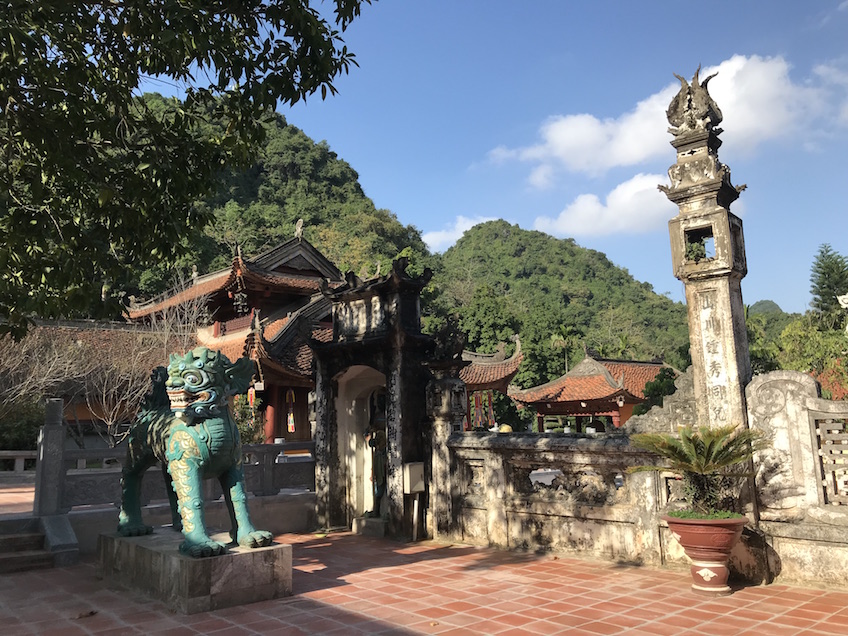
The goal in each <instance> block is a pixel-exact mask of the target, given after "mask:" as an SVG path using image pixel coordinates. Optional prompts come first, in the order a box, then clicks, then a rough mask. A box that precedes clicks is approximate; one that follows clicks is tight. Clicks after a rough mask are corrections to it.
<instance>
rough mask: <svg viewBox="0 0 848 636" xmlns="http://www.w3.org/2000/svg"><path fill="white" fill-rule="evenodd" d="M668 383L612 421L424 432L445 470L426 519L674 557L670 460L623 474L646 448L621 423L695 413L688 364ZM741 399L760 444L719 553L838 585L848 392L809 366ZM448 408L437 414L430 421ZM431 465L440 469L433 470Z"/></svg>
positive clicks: (776, 376) (641, 427)
mask: <svg viewBox="0 0 848 636" xmlns="http://www.w3.org/2000/svg"><path fill="white" fill-rule="evenodd" d="M676 384H677V387H678V390H677V393H675V395H673V396H669V397H668V398H666V402H665V406H664V408H654V409H652V410H651V411H650V412H649V413H647V414H645V415H643V416H639V417H634V418H631V419H630V420H629V421H628V423H627V425H626V427H625V430H624V431H622V432H621V433H619V434H611V435H595V436H590V435H567V434H565V435H535V434H527V433H471V432H469V433H461V432H452V433H450V434H447V433H448V431H450V428H445V431H444V433H445V434H444V435H434V446H435V447H434V476H435V475H436V474H437V473H438V475H440V476H441V477H442V478H443V479H445V480H446V481H449V483H441V484H439V485H438V491H439V493H440V494H441V495H443V496H444V497H448V498H449V501H446V502H442V503H440V504H438V505H435V504H436V503H437V502H438V500H437V499H436V500H434V508H433V510H432V511H431V514H433V515H434V516H435V517H436V518H435V519H433V520H432V521H431V523H430V525H429V527H430V529H431V532H432V533H433V534H434V536H436V537H437V538H439V539H444V540H450V541H461V542H467V543H472V544H480V545H493V546H498V547H502V548H509V549H528V550H538V549H543V550H554V551H573V552H579V553H582V554H587V553H588V554H592V555H595V556H599V557H604V558H609V559H613V560H616V561H622V562H628V563H645V564H653V565H658V564H677V565H680V566H682V565H684V564H685V563H686V562H687V559H686V556H685V555H684V554H683V551H682V549H681V548H680V546H679V545H678V544H677V542H676V541H675V540H674V539H673V538H672V536H671V534H670V533H669V531H668V528H667V527H666V524H665V523H664V522H663V521H661V519H660V516H661V514H662V513H663V511H664V510H665V509H666V508H667V506H668V505H669V503H670V502H673V501H674V500H675V499H676V498H677V497H678V496H679V481H678V480H677V479H676V478H675V476H674V475H671V474H669V473H654V472H637V473H632V474H628V473H627V468H628V467H630V466H639V465H645V464H651V463H653V462H654V461H655V460H654V459H652V458H651V457H650V456H649V455H647V454H645V453H643V452H642V451H639V450H637V449H635V448H633V447H632V446H631V445H630V444H629V441H628V435H629V434H631V433H635V432H647V431H651V432H676V431H677V429H678V427H679V426H684V425H687V424H694V423H695V409H694V391H693V389H692V376H691V372H687V373H685V374H683V375H681V376H680V377H679V378H678V380H677V382H676ZM746 401H747V409H748V418H749V422H750V426H752V427H753V428H757V429H759V430H762V431H763V432H764V433H765V434H766V435H768V436H769V437H770V439H771V444H770V448H769V449H768V450H767V451H764V452H762V453H759V454H758V455H757V456H756V457H755V460H754V466H753V468H754V474H755V478H752V479H751V480H750V483H749V484H744V483H743V484H742V486H741V490H740V491H739V493H738V494H739V502H740V505H739V509H740V510H741V511H742V512H744V513H745V514H747V515H748V517H749V519H750V523H749V525H748V527H747V528H746V530H745V532H744V534H743V537H742V541H741V542H740V544H739V545H738V546H737V548H736V549H735V550H734V553H733V555H732V557H731V569H732V571H733V573H734V575H735V577H736V578H737V579H743V580H747V581H748V582H753V583H761V582H771V581H786V582H790V581H791V582H799V583H805V584H837V585H848V402H833V401H829V400H823V399H822V398H821V397H819V392H818V386H817V384H816V383H815V381H814V380H813V379H812V378H810V377H809V376H807V375H805V374H802V373H795V372H788V371H778V372H774V373H769V374H766V375H762V376H758V377H756V378H754V380H753V381H752V382H751V383H750V384H749V385H748V387H747V391H746ZM443 419H444V418H443ZM447 421H448V420H447V419H445V420H444V421H441V420H437V421H436V422H435V423H434V426H435V432H436V433H438V432H439V430H441V428H440V427H446V425H447ZM440 449H444V450H441V451H440ZM436 457H439V458H440V459H439V461H438V462H436V461H435V458H436ZM441 464H445V467H448V466H449V470H441V469H439V470H438V471H437V470H436V469H437V468H439V466H440V465H441ZM434 486H435V484H434ZM754 489H755V490H756V497H755V496H754V495H753V491H754Z"/></svg>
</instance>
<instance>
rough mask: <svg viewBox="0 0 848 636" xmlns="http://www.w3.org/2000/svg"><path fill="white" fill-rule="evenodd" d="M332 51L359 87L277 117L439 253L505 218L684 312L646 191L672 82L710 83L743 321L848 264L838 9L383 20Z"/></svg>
mask: <svg viewBox="0 0 848 636" xmlns="http://www.w3.org/2000/svg"><path fill="white" fill-rule="evenodd" d="M687 6H689V7H690V9H689V10H688V11H686V10H685V9H686V7H687ZM344 37H345V41H346V43H347V44H348V46H349V48H351V49H352V50H353V51H354V52H355V53H356V55H357V59H358V61H359V64H360V67H359V68H355V69H353V70H352V72H351V74H350V75H349V76H346V77H343V78H340V79H339V80H338V81H337V82H336V87H337V88H338V89H339V94H338V95H336V96H334V97H330V98H328V99H327V100H326V101H321V100H320V99H318V98H315V99H310V100H309V101H308V102H307V103H306V104H299V105H296V106H295V107H293V108H291V109H285V110H283V111H282V112H283V114H284V115H285V116H286V117H287V119H288V121H289V122H290V123H292V124H294V125H296V126H298V127H300V128H302V129H303V130H304V132H306V134H308V135H309V136H310V137H312V138H313V139H315V140H316V141H317V140H326V141H327V142H328V143H329V145H330V147H331V148H332V149H333V150H334V151H335V152H336V153H338V155H339V156H340V157H341V158H342V159H344V160H346V161H347V162H348V163H350V164H351V166H352V167H353V168H354V169H355V170H356V171H357V172H358V173H359V176H360V182H361V184H362V186H363V188H364V189H365V192H366V194H367V195H368V196H370V197H371V198H372V199H373V200H374V202H375V204H376V205H377V206H378V207H381V208H386V209H389V210H391V211H392V212H394V213H395V214H396V215H397V217H398V219H399V220H400V221H401V222H403V223H405V224H412V225H415V226H416V227H417V228H418V229H420V230H421V231H422V232H423V233H424V237H425V240H427V242H428V244H429V245H430V247H431V249H434V250H436V251H443V250H444V249H447V248H448V247H449V246H450V245H451V244H453V242H455V241H456V240H457V239H458V238H459V237H460V236H461V235H462V232H463V231H464V230H465V229H467V228H468V227H470V226H471V225H473V224H474V223H476V222H480V221H482V220H487V219H495V218H503V219H506V220H508V221H510V222H512V223H517V224H518V225H520V226H521V227H523V228H527V229H538V230H542V231H545V232H548V233H550V234H553V235H554V236H558V237H573V238H574V239H575V240H576V241H577V243H578V244H580V245H583V246H584V247H590V248H593V249H597V250H600V251H603V252H605V253H606V254H607V255H608V256H609V257H610V259H611V260H612V261H613V262H615V263H616V264H618V265H620V266H622V267H625V268H627V269H628V270H629V271H630V273H631V274H632V275H633V276H634V277H635V278H636V279H638V280H640V281H647V282H649V283H651V284H652V285H653V286H654V289H655V290H656V291H657V292H659V293H669V294H670V296H671V297H672V298H674V299H675V300H682V297H683V293H682V284H681V283H680V282H678V281H677V280H676V279H675V278H674V277H673V275H672V270H671V261H670V250H669V241H668V229H667V222H668V220H669V219H670V218H671V217H673V216H674V215H675V214H676V213H677V210H676V207H675V206H673V205H672V204H670V203H669V202H668V201H667V200H665V198H664V197H663V196H662V195H661V194H660V193H659V192H658V191H657V190H656V185H657V184H658V183H667V182H668V178H667V175H666V171H667V169H668V167H669V166H670V165H671V164H672V163H673V162H674V160H675V153H674V149H673V148H672V147H671V146H670V145H669V143H668V142H669V141H670V140H671V135H669V134H668V133H667V132H666V128H667V122H666V120H665V115H664V111H665V108H666V107H667V106H668V103H669V101H670V100H671V98H672V96H673V95H674V93H675V92H676V91H677V89H678V88H679V83H678V82H677V80H676V79H675V78H674V76H673V73H677V74H680V75H683V76H685V77H687V78H691V77H692V74H693V73H694V71H695V69H696V68H697V67H698V65H699V64H702V65H703V66H704V68H705V71H704V72H702V75H701V76H702V77H704V76H705V74H704V73H705V72H714V71H715V70H718V71H719V75H718V76H717V77H716V78H715V79H714V80H712V82H711V83H710V91H711V94H712V95H713V97H714V99H715V101H716V102H717V103H718V105H719V107H720V108H721V110H722V111H723V114H724V121H723V122H722V124H721V127H722V128H724V130H725V132H724V133H723V135H722V139H723V140H724V145H723V146H722V148H721V150H720V152H719V156H720V158H721V160H722V162H723V163H725V164H727V165H729V166H730V168H731V169H732V171H733V172H732V179H733V183H734V184H736V185H738V184H743V183H745V184H747V185H748V189H747V190H746V191H745V192H744V193H743V194H742V196H741V198H740V200H739V201H738V202H736V203H734V204H733V207H732V211H733V212H734V213H736V214H738V215H739V216H740V217H742V219H743V222H744V229H745V241H746V248H747V256H748V269H749V274H748V276H747V277H746V279H745V280H744V281H743V283H742V291H743V296H744V300H745V302H746V303H747V304H752V303H754V302H756V301H757V300H762V299H771V300H774V301H775V302H777V303H778V304H779V305H780V306H781V308H783V309H784V310H786V311H804V310H805V309H806V307H807V305H808V303H809V300H810V297H809V287H810V285H809V272H810V265H811V263H812V260H813V258H814V256H815V254H816V252H817V250H818V246H819V245H820V244H821V243H824V242H829V243H830V244H831V245H832V246H833V248H834V249H835V250H837V251H838V252H840V253H842V254H846V255H848V228H846V223H845V222H844V219H845V218H846V214H845V213H846V212H848V210H846V208H848V169H846V168H848V162H846V157H845V153H846V148H848V144H846V141H848V0H823V1H810V2H798V1H797V0H795V1H784V0H778V1H775V0H770V1H769V2H750V1H749V2H724V1H715V2H712V3H708V4H707V5H704V4H696V3H691V4H689V5H687V3H683V2H679V1H678V2H667V1H658V0H654V1H652V2H632V1H624V0H621V1H619V2H612V1H603V0H596V1H594V2H591V3H590V2H572V1H566V0H533V1H527V2H515V1H512V2H507V1H501V0H427V1H426V2H410V1H407V0H380V1H379V2H377V3H375V4H374V5H371V6H365V7H363V10H362V17H361V18H360V19H359V20H358V21H357V22H355V23H354V24H353V26H352V27H351V28H350V29H348V31H347V33H346V34H345V36H344Z"/></svg>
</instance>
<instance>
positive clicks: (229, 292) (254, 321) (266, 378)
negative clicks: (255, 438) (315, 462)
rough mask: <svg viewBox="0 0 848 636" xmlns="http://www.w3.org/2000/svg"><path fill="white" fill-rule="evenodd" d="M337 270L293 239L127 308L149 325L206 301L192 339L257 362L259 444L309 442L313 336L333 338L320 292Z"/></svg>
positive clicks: (333, 281) (335, 281)
mask: <svg viewBox="0 0 848 636" xmlns="http://www.w3.org/2000/svg"><path fill="white" fill-rule="evenodd" d="M343 282H344V280H343V277H342V274H341V272H340V271H339V270H338V268H336V266H335V265H333V263H331V262H330V261H329V260H328V259H327V258H326V257H324V255H323V254H321V253H320V252H319V251H318V250H317V249H316V248H315V247H314V246H312V245H311V244H310V243H309V242H308V241H307V240H305V239H303V238H301V237H295V238H292V239H290V240H288V241H286V242H284V243H282V244H280V245H278V246H277V247H274V248H273V249H271V250H268V251H266V252H264V253H262V254H259V255H258V256H254V257H252V258H243V257H242V256H241V255H240V254H239V255H238V256H236V258H235V259H233V262H232V265H231V267H230V268H228V269H222V270H219V271H217V272H212V273H210V274H206V275H204V276H198V277H195V278H194V279H193V280H192V281H191V283H190V284H189V285H187V286H186V287H185V288H183V289H178V290H173V291H172V292H170V293H167V294H163V295H162V296H160V297H158V298H156V299H153V300H151V301H149V302H147V303H144V304H134V305H132V306H131V307H130V311H129V316H130V319H131V320H133V321H136V322H150V321H151V320H152V319H154V317H155V316H156V315H162V314H163V313H164V312H167V311H168V310H169V309H174V308H176V307H178V306H180V305H183V306H185V305H186V304H187V303H188V304H190V303H192V302H194V303H201V304H203V305H205V308H206V309H207V311H208V315H209V316H210V324H209V325H208V326H205V327H201V328H200V329H199V330H198V333H197V341H198V344H200V345H204V346H207V347H209V348H210V349H215V350H220V351H221V352H222V353H224V355H226V356H227V357H228V358H230V359H231V360H234V359H236V358H239V357H241V356H247V357H249V358H251V359H253V360H254V361H255V362H256V364H257V376H256V383H255V386H254V389H255V392H256V393H255V395H256V397H258V398H259V399H261V401H262V405H263V408H264V414H265V441H266V442H272V441H274V439H279V438H283V439H286V440H288V441H302V440H309V439H312V428H311V421H312V420H314V415H313V416H312V417H310V403H309V395H310V393H311V392H312V390H313V388H314V386H315V381H314V377H313V371H312V349H311V348H310V346H309V344H308V343H309V341H310V340H311V339H314V340H317V341H326V340H329V339H330V337H331V335H332V321H331V317H330V311H331V303H330V301H329V300H328V299H327V298H326V297H325V296H324V294H322V293H321V288H322V284H327V285H328V286H329V287H330V288H334V287H337V286H339V285H341V284H343Z"/></svg>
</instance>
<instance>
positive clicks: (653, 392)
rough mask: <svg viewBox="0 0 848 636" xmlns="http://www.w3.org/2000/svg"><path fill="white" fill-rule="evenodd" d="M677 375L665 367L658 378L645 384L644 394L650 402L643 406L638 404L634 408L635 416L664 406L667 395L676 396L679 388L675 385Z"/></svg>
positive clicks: (658, 374)
mask: <svg viewBox="0 0 848 636" xmlns="http://www.w3.org/2000/svg"><path fill="white" fill-rule="evenodd" d="M676 377H677V375H676V374H675V373H674V371H673V370H672V369H670V368H669V367H663V368H662V369H660V372H659V373H657V376H656V377H655V378H654V379H653V380H651V381H650V382H647V383H646V384H645V388H644V389H643V391H642V392H643V393H644V394H645V398H646V399H647V400H648V401H647V402H645V403H643V404H637V405H636V406H634V407H633V415H643V414H644V413H647V412H648V411H650V410H651V408H653V407H654V406H662V405H663V398H665V396H667V395H674V392H675V391H677V387H676V386H675V385H674V380H675V378H676Z"/></svg>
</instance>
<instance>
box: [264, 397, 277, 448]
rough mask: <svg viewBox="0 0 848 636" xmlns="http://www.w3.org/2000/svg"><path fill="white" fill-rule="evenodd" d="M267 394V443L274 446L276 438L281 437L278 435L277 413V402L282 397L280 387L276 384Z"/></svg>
mask: <svg viewBox="0 0 848 636" xmlns="http://www.w3.org/2000/svg"><path fill="white" fill-rule="evenodd" d="M265 394H266V398H265V399H266V400H268V401H267V402H266V406H265V443H266V444H273V443H274V438H275V437H281V436H278V435H277V419H278V418H277V411H278V409H279V405H278V404H277V400H278V399H279V395H280V391H279V387H278V386H277V385H276V384H274V385H272V386H270V387H269V390H268V391H266V392H265Z"/></svg>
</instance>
